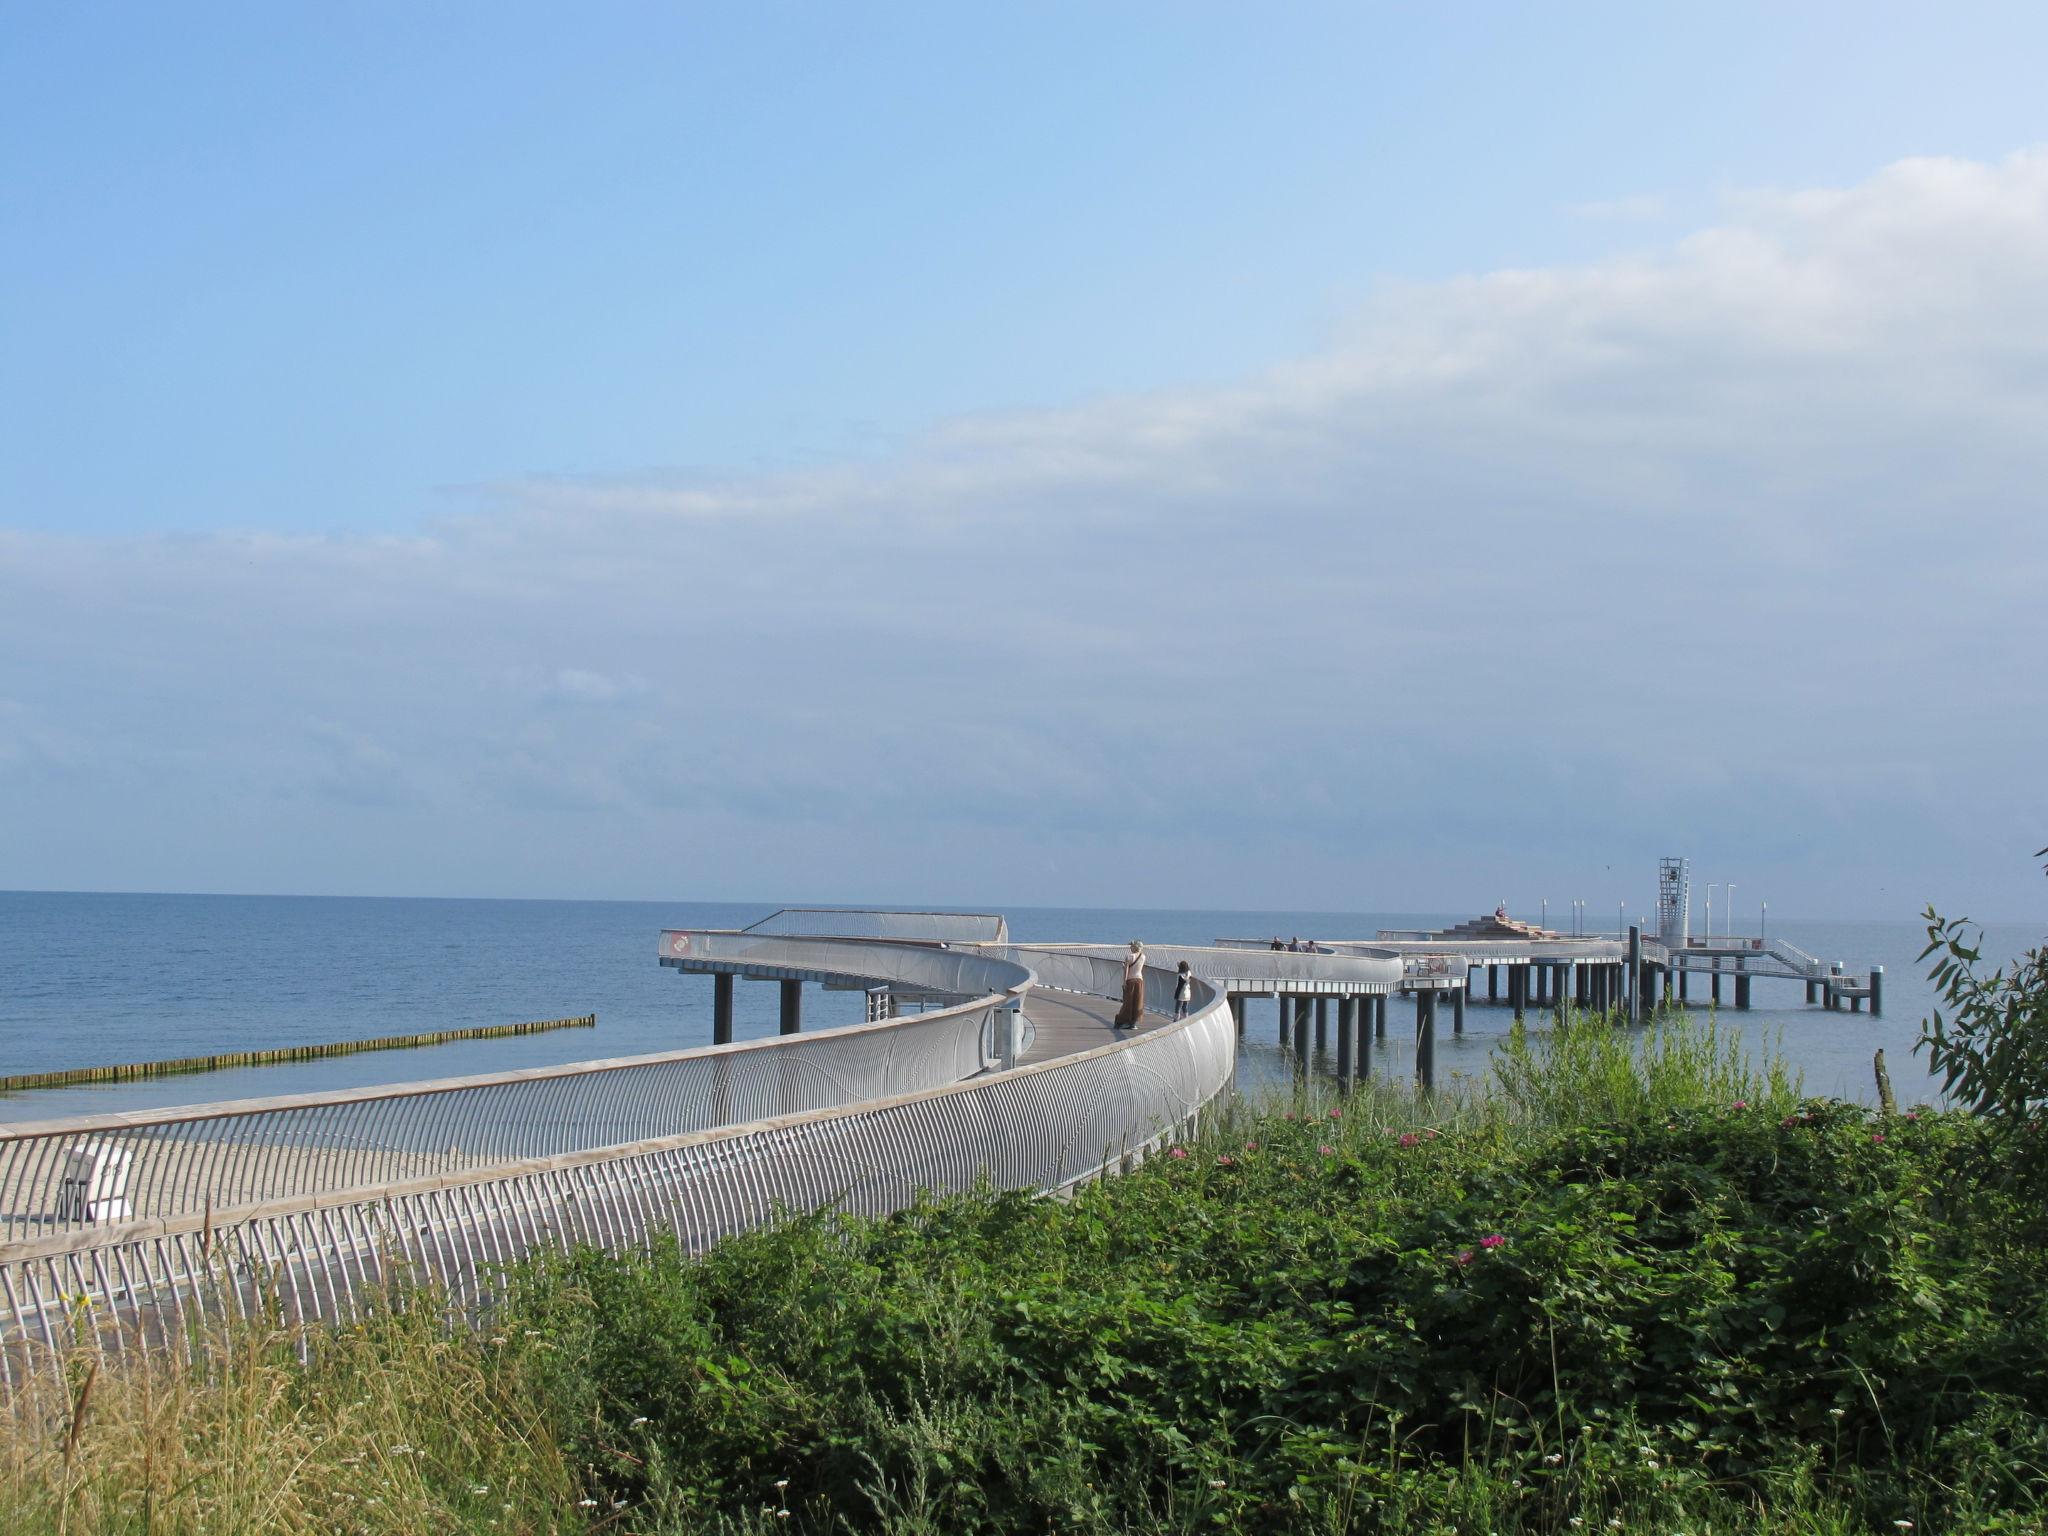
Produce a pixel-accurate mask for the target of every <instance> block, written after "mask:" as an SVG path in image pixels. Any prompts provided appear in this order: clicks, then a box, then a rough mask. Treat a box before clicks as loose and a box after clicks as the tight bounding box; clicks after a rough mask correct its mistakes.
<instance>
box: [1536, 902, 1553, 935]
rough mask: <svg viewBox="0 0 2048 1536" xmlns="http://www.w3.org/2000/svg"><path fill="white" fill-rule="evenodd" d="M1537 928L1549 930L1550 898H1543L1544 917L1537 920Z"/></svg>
mask: <svg viewBox="0 0 2048 1536" xmlns="http://www.w3.org/2000/svg"><path fill="white" fill-rule="evenodd" d="M1536 926H1537V927H1538V928H1548V927H1549V926H1550V898H1549V897H1548V896H1546V897H1544V898H1543V915H1542V916H1541V917H1540V918H1538V919H1537V920H1536Z"/></svg>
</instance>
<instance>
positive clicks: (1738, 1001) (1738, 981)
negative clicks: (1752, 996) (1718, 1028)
mask: <svg viewBox="0 0 2048 1536" xmlns="http://www.w3.org/2000/svg"><path fill="white" fill-rule="evenodd" d="M1735 1006H1736V1007H1737V1008H1747V1007H1748V1006H1749V978H1748V977H1747V976H1740V975H1738V976H1737V977H1736V978H1735Z"/></svg>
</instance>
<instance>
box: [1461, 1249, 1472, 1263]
mask: <svg viewBox="0 0 2048 1536" xmlns="http://www.w3.org/2000/svg"><path fill="white" fill-rule="evenodd" d="M1458 1262H1459V1263H1460V1264H1470V1263H1471V1262H1472V1250H1471V1249H1470V1248H1460V1249H1459V1250H1458Z"/></svg>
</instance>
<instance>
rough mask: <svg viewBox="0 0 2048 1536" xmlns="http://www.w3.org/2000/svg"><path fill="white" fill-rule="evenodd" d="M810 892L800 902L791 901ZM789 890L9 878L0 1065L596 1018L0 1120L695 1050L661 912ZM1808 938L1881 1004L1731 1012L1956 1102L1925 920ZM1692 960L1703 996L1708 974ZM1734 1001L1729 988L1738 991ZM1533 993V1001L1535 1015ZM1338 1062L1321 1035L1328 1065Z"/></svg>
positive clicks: (2010, 945) (1835, 1059) (1267, 918)
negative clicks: (202, 892) (630, 893)
mask: <svg viewBox="0 0 2048 1536" xmlns="http://www.w3.org/2000/svg"><path fill="white" fill-rule="evenodd" d="M797 904H798V903H791V905H797ZM777 905H778V904H776V903H736V902H701V901H665V902H640V901H504V900H435V899H424V898H412V897H390V898H383V897H339V896H182V895H124V894H97V893H70V892H63V893H59V892H40V891H0V1076H5V1075H8V1074H13V1073H22V1072H36V1071H48V1070H52V1069H56V1068H63V1067H77V1066H95V1065H106V1064H113V1063H120V1062H129V1061H148V1060H159V1059H164V1058H170V1057H181V1056H199V1055H210V1054H214V1053H217V1052H224V1051H238V1050H253V1049H261V1048H268V1047H275V1046H286V1045H299V1044H315V1043H320V1042H325V1041H331V1040H349V1039H362V1038H367V1037H371V1036H378V1035H396V1034H410V1033H416V1032H422V1031H428V1030H442V1029H459V1028H466V1027H471V1026H475V1025H486V1024H510V1023H518V1022H522V1021H527V1020H539V1019H554V1018H563V1017H570V1016H574V1015H579V1014H586V1013H595V1014H596V1015H597V1021H598V1022H597V1026H596V1028H594V1029H569V1030H560V1031H555V1032H551V1033H546V1034H536V1035H527V1036H521V1037H517V1038H512V1039H499V1040H489V1041H464V1042H455V1043H450V1044H446V1045H437V1046H428V1047H421V1048H416V1049H407V1050H392V1051H376V1052H366V1053H361V1054H356V1055H350V1056H341V1057H335V1058H332V1059H328V1060H324V1061H314V1062H303V1063H293V1064H289V1065H279V1066H269V1067H246V1068H238V1069H235V1070H231V1071H221V1072H208V1073H195V1074H185V1075H180V1076H176V1077H168V1078H158V1079H151V1080H145V1081H141V1082H130V1083H107V1084H95V1085H90V1086H78V1087H63V1088H48V1089H31V1090H26V1091H21V1092H16V1093H11V1094H0V1122H5V1123H19V1122H24V1121H32V1120H39V1119H47V1118H51V1117H56V1116H65V1115H78V1114H93V1113H99V1112H104V1111H113V1110H133V1109H143V1108H153V1107H159V1106H163V1105H169V1104H192V1103H214V1102H219V1101H222V1100H229V1099H238V1098H250V1097H259V1096H268V1095H275V1094H288V1093H302V1092H315V1091H320V1090H325V1089H335V1088H354V1087H363V1086H368V1085H373V1084H384V1083H396V1082H408V1081H413V1080H418V1079H423V1078H438V1077H454V1076H461V1075H465V1074H469V1073H476V1072H492V1071H500V1070H507V1069H510V1068H515V1067H536V1066H548V1065H555V1064H559V1063H563V1062H571V1061H583V1060H589V1059H595V1058H602V1057H613V1056H631V1055H638V1054H641V1053H645V1052H654V1051H672V1050H681V1049H684V1048H686V1047H689V1046H698V1045H706V1044H709V1043H710V1038H711V978H710V977H708V976H699V975H687V974H684V973H680V972H677V971H672V970H666V969H663V968H662V967H661V966H660V965H659V964H657V962H656V955H655V948H656V940H657V936H658V935H659V933H660V931H661V929H663V928H664V927H703V928H738V927H743V926H745V925H747V924H749V923H752V922H754V921H756V920H758V919H760V918H763V917H766V916H768V915H769V914H770V913H771V912H773V911H775V910H776V907H777ZM984 910H1003V911H1004V915H1005V916H1006V917H1007V918H1008V919H1009V924H1010V932H1011V936H1012V937H1013V938H1014V939H1016V940H1018V941H1020V942H1038V941H1056V940H1071V941H1077V942H1079V941H1087V942H1094V943H1117V942H1122V941H1124V940H1127V939H1132V938H1138V939H1144V940H1147V941H1149V942H1152V943H1172V944H1202V943H1207V942H1210V941H1212V940H1214V939H1217V938H1223V937H1228V938H1262V937H1270V936H1273V935H1279V936H1281V937H1284V938H1291V937H1294V936H1296V935H1299V936H1301V937H1304V938H1310V937H1314V938H1330V939H1357V938H1363V939H1369V938H1371V937H1373V936H1374V935H1375V934H1377V933H1378V932H1379V931H1380V930H1382V929H1399V928H1408V929H1412V928H1433V927H1443V926H1447V925H1449V924H1451V923H1454V922H1458V921H1461V920H1463V919H1464V918H1467V917H1469V916H1471V915H1472V914H1470V913H1423V912H1203V911H1140V910H1127V909H1097V908H1057V907H1013V908H1008V909H997V908H988V909H984ZM1771 931H1772V934H1773V935H1774V936H1778V937H1782V938H1786V939H1789V940H1791V941H1792V942H1793V943H1795V944H1798V945H1799V946H1801V947H1802V948H1804V949H1806V950H1808V951H1809V952H1811V953H1813V954H1815V955H1818V956H1820V957H1822V958H1823V959H1827V960H1841V961H1843V962H1844V965H1845V969H1847V970H1850V971H1859V972H1860V971H1862V970H1865V969H1866V968H1868V967H1869V966H1871V965H1881V966H1883V967H1884V968H1885V1011H1884V1014H1883V1016H1882V1017H1878V1018H1873V1017H1872V1016H1871V1015H1870V1014H1868V1013H1851V1012H1848V1011H1846V1010H1845V1011H1842V1012H1829V1011H1827V1010H1824V1009H1821V1008H1818V1007H1807V1006H1805V1004H1804V995H1805V994H1804V989H1803V988H1802V987H1801V986H1800V985H1799V984H1798V983H1796V982H1790V981H1767V980H1759V981H1757V982H1756V983H1755V986H1754V989H1753V990H1754V998H1753V1001H1754V1003H1755V1006H1754V1007H1752V1008H1751V1009H1750V1010H1748V1011H1747V1012H1743V1013H1737V1012H1735V1011H1734V1010H1733V1009H1732V1008H1727V1007H1724V1009H1723V1010H1722V1013H1721V1019H1722V1020H1723V1021H1724V1022H1726V1023H1728V1024H1729V1025H1731V1026H1732V1027H1734V1028H1735V1029H1737V1030H1738V1031H1739V1032H1740V1033H1741V1034H1742V1035H1743V1037H1744V1038H1745V1041H1746V1043H1747V1044H1748V1045H1749V1046H1750V1047H1751V1048H1752V1049H1754V1050H1760V1049H1763V1048H1766V1047H1769V1048H1773V1049H1776V1050H1779V1051H1781V1052H1782V1053H1783V1054H1784V1055H1785V1056H1786V1057H1787V1058H1789V1060H1790V1061H1791V1062H1792V1063H1793V1064H1794V1065H1795V1066H1796V1067H1797V1068H1798V1069H1799V1070H1800V1071H1801V1072H1802V1073H1803V1074H1804V1081H1805V1087H1806V1090H1807V1091H1808V1092H1809V1093H1813V1094H1826V1095H1834V1096H1840V1097H1845V1098H1851V1099H1859V1100H1865V1101H1868V1100H1870V1099H1872V1098H1873V1097H1874V1088H1873V1076H1872V1069H1871V1059H1872V1055H1873V1053H1874V1052H1875V1051H1876V1050H1878V1049H1879V1048H1880V1047H1882V1048H1883V1050H1884V1052H1885V1055H1886V1058H1887V1064H1888V1066H1889V1069H1890V1072H1891V1077H1892V1081H1893V1083H1894V1085H1895V1087H1896V1089H1897V1092H1898V1095H1899V1098H1900V1100H1901V1102H1911V1101H1915V1100H1922V1101H1926V1102H1930V1103H1931V1102H1939V1084H1938V1082H1936V1081H1935V1080H1933V1079H1932V1078H1930V1077H1929V1076H1928V1073H1927V1068H1926V1059H1925V1057H1924V1056H1922V1055H1916V1054H1915V1050H1914V1046H1915V1042H1916V1041H1917V1039H1918V1038H1919V1035H1920V1031H1921V1024H1922V1021H1923V1020H1924V1019H1925V1018H1926V1017H1927V1015H1928V1013H1929V1011H1930V1009H1931V1008H1932V1007H1933V1006H1934V997H1933V992H1932V989H1931V987H1930V986H1929V984H1928V982H1927V979H1926V964H1925V963H1923V962H1921V961H1920V960H1919V958H1918V957H1919V954H1920V951H1921V949H1922V948H1923V947H1924V945H1925V942H1926V936H1925V934H1924V932H1923V931H1922V928H1921V927H1920V925H1919V924H1918V923H1917V922H1915V921H1912V920H1911V919H1910V918H1907V917H1902V918H1901V919H1900V920H1899V921H1894V922H1838V921H1827V920H1821V919H1815V920H1810V921H1800V920H1790V921H1783V922H1781V921H1780V920H1779V919H1778V917H1777V916H1776V915H1775V914H1773V916H1772V919H1771ZM1983 938H1984V949H1985V955H1986V959H1987V961H2003V960H2006V959H2009V958H2011V957H2013V956H2016V955H2018V954H2019V953H2020V952H2022V951H2023V950H2025V949H2027V948H2030V947H2032V946H2034V945H2037V944H2039V943H2040V942H2041V935H2040V933H2039V932H2038V930H2033V929H2029V928H2025V927H2017V926H1990V927H1987V928H1986V929H1985V930H1984V935H1983ZM1704 990H1705V988H1704V984H1703V981H1702V980H1701V979H1700V978H1695V982H1694V999H1695V1002H1696V1003H1697V1002H1699V1001H1700V999H1701V998H1702V996H1703V995H1704ZM735 991H736V1003H735V1015H734V1026H735V1034H736V1035H737V1036H738V1037H739V1038H742V1039H745V1038H749V1037H752V1036H756V1035H765V1034H772V1033H773V1032H774V1031H775V1029H776V1010H777V991H776V988H775V987H773V986H772V985H765V984H749V983H747V982H744V981H743V982H741V983H740V984H739V986H738V987H737V988H736V989H735ZM804 992H805V997H804V1027H805V1028H806V1029H816V1028H827V1027H831V1026H833V1025H839V1024H852V1023H858V1022H859V1021H860V1018H861V1013H862V1000H861V995H860V994H859V993H857V992H828V991H825V990H824V989H822V988H817V987H806V988H805V989H804ZM1727 1000H1728V1001H1729V1002H1732V1000H1733V992H1732V989H1730V990H1729V992H1728V993H1727ZM1248 1009H1249V1013H1248V1025H1247V1028H1246V1031H1245V1037H1244V1041H1243V1045H1242V1048H1241V1052H1240V1061H1239V1079H1240V1082H1241V1084H1244V1085H1256V1084H1260V1083H1271V1082H1279V1081H1284V1080H1285V1078H1286V1076H1287V1074H1288V1072H1289V1070H1290V1068H1289V1062H1288V1060H1287V1058H1286V1057H1285V1056H1284V1055H1283V1054H1282V1053H1281V1051H1280V1048H1279V1042H1278V1029H1277V1027H1276V1025H1277V1019H1276V1014H1275V1005H1274V1004H1273V1003H1272V1002H1271V1001H1270V1000H1253V1001H1252V1002H1251V1003H1250V1004H1249V1005H1248ZM1511 1017H1512V1016H1511V1014H1510V1013H1509V1011H1508V1010H1507V1009H1506V1008H1504V1007H1503V1008H1488V1007H1481V1006H1475V1007H1473V1008H1471V1009H1469V1010H1468V1016H1467V1027H1466V1031H1465V1033H1464V1034H1463V1035H1462V1036H1460V1035H1453V1034H1452V1033H1451V1031H1450V1029H1449V1024H1448V1018H1447V1017H1446V1019H1445V1020H1444V1021H1443V1022H1442V1023H1440V1024H1439V1027H1438V1040H1437V1069H1438V1072H1439V1074H1440V1076H1441V1075H1443V1074H1448V1073H1461V1074H1464V1075H1465V1076H1467V1077H1470V1078H1479V1077H1483V1075H1484V1074H1485V1071H1486V1064H1487V1057H1488V1054H1489V1052H1490V1051H1491V1050H1492V1049H1493V1047H1494V1046H1495V1045H1496V1043H1498V1041H1499V1040H1500V1039H1501V1038H1502V1037H1503V1036H1504V1035H1505V1034H1506V1032H1507V1029H1508V1026H1509V1023H1510V1021H1511ZM1534 1018H1535V1016H1534V1015H1532V1019H1534ZM1413 1028H1414V1026H1413V1014H1412V1011H1410V1010H1406V1009H1404V1008H1403V1007H1402V1006H1401V1005H1400V1004H1399V1003H1398V1002H1397V1004H1396V1005H1395V1007H1394V1010H1393V1011H1392V1012H1391V1013H1390V1015H1389V1027H1388V1038H1387V1047H1386V1049H1385V1050H1384V1051H1383V1052H1376V1053H1375V1057H1374V1069H1375V1070H1376V1071H1379V1072H1382V1073H1386V1074H1387V1075H1390V1076H1394V1077H1400V1076H1404V1075H1405V1074H1406V1072H1407V1069H1408V1067H1409V1065H1410V1063H1411V1060H1412V1055H1413V1044H1412V1042H1413ZM1332 1065H1333V1061H1332V1060H1331V1059H1330V1058H1329V1057H1327V1056H1319V1057H1318V1059H1317V1062H1316V1069H1317V1070H1319V1071H1327V1070H1329V1069H1330V1068H1331V1066H1332Z"/></svg>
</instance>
